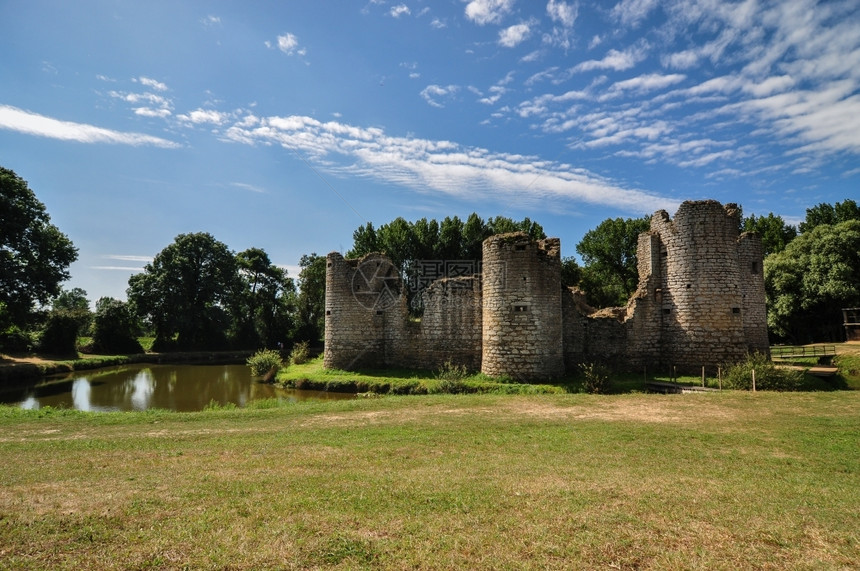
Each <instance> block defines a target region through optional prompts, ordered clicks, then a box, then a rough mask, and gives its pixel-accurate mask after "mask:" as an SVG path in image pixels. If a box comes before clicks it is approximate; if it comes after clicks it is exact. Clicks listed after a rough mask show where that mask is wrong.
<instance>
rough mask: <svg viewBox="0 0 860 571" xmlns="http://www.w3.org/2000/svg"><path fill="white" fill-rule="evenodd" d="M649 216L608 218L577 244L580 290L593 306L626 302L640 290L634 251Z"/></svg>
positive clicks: (646, 225)
mask: <svg viewBox="0 0 860 571" xmlns="http://www.w3.org/2000/svg"><path fill="white" fill-rule="evenodd" d="M650 224H651V219H650V217H647V216H646V217H642V218H627V219H622V218H608V219H606V220H604V221H603V222H601V223H600V224H599V225H598V226H597V228H595V229H593V230H589V231H588V232H586V233H585V236H583V237H582V240H581V241H580V242H579V243H578V244H577V245H576V251H577V252H578V253H579V255H580V256H582V261H583V264H584V267H583V269H582V280H581V287H582V289H583V290H585V292H586V299H587V300H588V303H589V304H591V305H592V306H594V307H610V306H619V305H624V304H625V303H627V300H628V299H629V298H630V295H631V294H632V293H633V292H635V291H636V288H637V287H639V269H638V266H637V258H636V248H637V245H638V243H639V234H641V233H642V232H645V231H647V230H648V229H649V227H650Z"/></svg>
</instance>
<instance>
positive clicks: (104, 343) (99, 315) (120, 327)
mask: <svg viewBox="0 0 860 571" xmlns="http://www.w3.org/2000/svg"><path fill="white" fill-rule="evenodd" d="M139 331H140V322H139V320H138V319H137V316H136V315H135V314H134V311H133V310H132V308H131V305H130V304H128V303H126V302H124V301H120V300H118V299H114V298H112V297H102V298H99V300H98V301H97V302H96V313H95V316H94V317H93V350H94V351H96V352H98V353H108V354H117V353H126V354H127V353H143V347H141V345H140V342H139V341H138V340H137V335H138V333H139Z"/></svg>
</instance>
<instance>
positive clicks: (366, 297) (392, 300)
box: [323, 252, 402, 370]
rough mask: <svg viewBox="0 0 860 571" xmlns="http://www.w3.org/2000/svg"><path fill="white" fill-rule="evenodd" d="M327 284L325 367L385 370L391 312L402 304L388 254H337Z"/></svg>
mask: <svg viewBox="0 0 860 571" xmlns="http://www.w3.org/2000/svg"><path fill="white" fill-rule="evenodd" d="M325 282H326V283H325V286H326V287H325V352H324V356H323V365H324V366H325V368H327V369H345V370H351V369H354V368H356V367H380V366H383V365H384V364H385V338H386V323H387V320H386V313H387V312H388V310H390V309H392V308H396V307H397V304H398V302H400V301H402V300H400V277H399V274H398V273H397V269H396V268H395V267H394V265H393V264H392V263H391V261H389V260H388V258H386V257H385V256H384V255H382V254H368V255H366V256H364V257H363V258H361V259H358V260H347V259H344V257H343V256H341V255H340V254H339V253H337V252H332V253H331V254H329V255H328V256H326V276H325Z"/></svg>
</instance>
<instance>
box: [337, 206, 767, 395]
mask: <svg viewBox="0 0 860 571" xmlns="http://www.w3.org/2000/svg"><path fill="white" fill-rule="evenodd" d="M739 227H740V212H739V210H738V208H737V207H736V205H734V204H727V205H725V206H723V205H721V204H720V203H719V202H716V201H713V200H707V201H697V202H684V203H683V204H681V206H680V208H679V209H678V212H677V213H676V214H675V218H674V219H670V217H669V215H668V214H667V213H666V212H665V211H663V210H660V211H658V212H656V213H655V214H654V215H653V216H652V218H651V227H650V230H649V231H648V232H644V233H642V234H641V235H640V236H639V243H638V248H637V257H638V269H639V287H638V289H637V290H636V292H635V293H634V294H633V295H632V296H631V298H630V301H629V302H628V303H627V306H626V307H620V308H611V309H604V310H600V311H595V310H593V309H591V308H590V307H588V306H587V305H586V303H585V299H584V295H583V294H582V293H581V292H580V291H578V290H576V289H575V288H565V287H563V286H562V285H561V245H560V242H559V240H558V239H557V238H548V239H545V240H539V241H534V240H531V239H530V238H529V237H528V236H527V235H526V234H523V233H512V234H501V235H497V236H492V237H490V238H488V239H487V240H485V241H484V244H483V263H482V267H481V272H480V273H479V274H477V273H476V274H474V275H470V276H462V277H452V278H441V279H438V280H436V281H434V282H432V283H431V284H430V285H429V287H427V288H426V289H425V290H424V291H423V292H422V293H421V296H422V297H421V300H422V303H423V306H424V313H423V316H422V318H421V319H420V320H416V319H412V318H410V316H409V312H408V308H407V305H406V295H405V291H404V283H403V281H402V280H401V277H400V275H399V273H398V270H397V268H396V267H395V266H394V265H393V264H392V263H391V261H390V260H389V259H388V258H387V257H386V256H384V255H382V254H369V255H367V256H364V257H363V258H361V259H356V260H348V259H345V258H344V257H343V256H341V255H340V254H338V253H336V252H333V253H331V254H329V255H328V257H327V260H326V262H327V263H326V265H327V268H326V296H325V307H326V315H325V353H324V365H325V367H326V368H338V369H346V370H354V369H357V368H367V367H386V366H398V367H410V368H422V369H437V368H439V367H440V366H442V365H443V364H444V363H446V362H450V363H452V364H456V365H464V366H466V367H467V368H469V369H471V370H481V371H482V372H483V373H485V374H487V375H491V376H508V377H511V378H514V379H518V380H538V379H547V378H554V377H559V376H562V375H563V374H565V372H568V371H573V370H574V369H575V367H576V366H577V365H578V364H579V363H584V362H590V361H608V362H611V363H613V364H615V365H616V366H618V367H621V368H628V369H633V368H636V369H640V368H641V367H649V368H658V369H659V368H664V369H665V368H667V367H677V369H678V370H701V369H700V368H701V367H702V366H705V367H710V368H714V369H715V368H716V367H717V366H718V365H721V364H723V363H727V362H732V361H737V360H740V359H743V358H744V357H745V356H746V355H747V353H749V352H753V351H759V352H765V353H767V352H768V351H769V344H768V338H767V321H766V311H765V291H764V276H763V273H762V258H763V256H762V246H761V240H760V239H759V237H758V236H757V235H756V234H753V233H746V232H745V233H743V234H741V233H740V232H739Z"/></svg>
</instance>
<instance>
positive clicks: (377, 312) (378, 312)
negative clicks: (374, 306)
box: [376, 309, 385, 315]
mask: <svg viewBox="0 0 860 571" xmlns="http://www.w3.org/2000/svg"><path fill="white" fill-rule="evenodd" d="M383 313H385V312H384V311H382V310H381V309H378V310H377V311H376V315H382V314H383Z"/></svg>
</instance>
